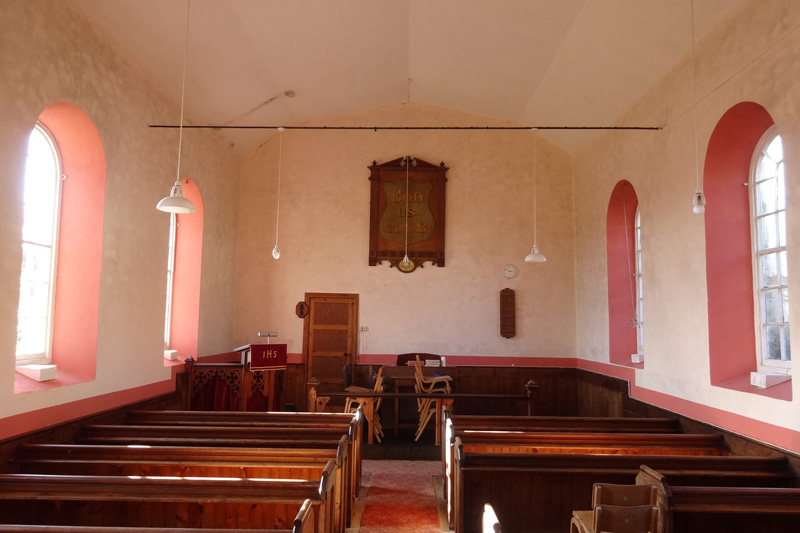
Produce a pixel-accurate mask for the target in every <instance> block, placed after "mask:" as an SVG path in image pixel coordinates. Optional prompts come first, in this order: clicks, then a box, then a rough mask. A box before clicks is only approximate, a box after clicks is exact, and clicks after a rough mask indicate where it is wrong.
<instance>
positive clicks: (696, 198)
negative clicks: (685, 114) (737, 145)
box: [690, 0, 706, 215]
mask: <svg viewBox="0 0 800 533" xmlns="http://www.w3.org/2000/svg"><path fill="white" fill-rule="evenodd" d="M690 6H691V11H692V91H693V98H694V105H693V109H692V115H693V116H694V174H695V182H696V188H695V190H694V194H693V195H692V212H693V213H694V214H695V215H702V214H703V213H704V212H705V210H706V196H705V195H704V194H703V190H702V189H701V188H700V148H699V147H698V146H697V66H696V63H697V58H696V56H695V45H694V0H690Z"/></svg>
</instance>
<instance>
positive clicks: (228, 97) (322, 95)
mask: <svg viewBox="0 0 800 533" xmlns="http://www.w3.org/2000/svg"><path fill="white" fill-rule="evenodd" d="M76 3H77V4H78V6H79V8H80V9H81V10H82V11H83V12H84V13H85V14H86V15H87V17H88V18H89V20H90V21H91V22H92V23H93V24H94V25H95V27H97V28H98V30H99V31H100V32H101V33H104V34H105V35H106V36H107V37H108V38H109V39H111V40H112V42H114V44H115V46H116V47H117V48H118V49H119V50H121V52H122V53H123V54H124V55H126V56H127V57H128V58H129V59H130V60H131V61H133V62H135V63H138V64H139V66H140V67H141V68H143V69H145V70H146V71H148V72H149V73H150V75H151V76H152V77H153V78H155V79H156V80H157V82H158V83H160V84H161V85H162V86H163V88H164V90H166V91H167V92H168V93H169V94H170V95H171V96H173V97H174V98H175V100H179V99H180V92H181V72H182V66H183V58H184V38H185V28H186V14H187V4H186V2H185V1H183V0H168V1H167V0H76ZM740 3H741V0H694V4H695V5H694V24H695V36H696V37H695V39H696V41H699V40H700V39H701V38H702V37H703V35H705V34H706V33H707V32H708V31H709V30H710V29H711V28H713V27H714V26H715V25H717V24H718V23H719V22H720V21H721V20H722V19H723V18H724V17H725V16H727V15H728V14H729V13H730V12H731V10H732V9H734V8H735V6H737V5H738V4H740ZM691 25H692V8H691V0H295V1H289V0H283V1H281V0H193V1H192V4H191V10H190V18H189V44H188V52H187V81H186V113H187V116H190V117H192V119H193V120H194V121H195V122H198V123H204V124H215V125H287V126H290V125H296V124H300V123H302V122H304V121H307V120H311V119H319V118H325V117H330V116H333V115H336V114H338V113H342V112H347V111H352V110H357V109H364V108H369V107H373V106H380V105H386V104H391V103H397V102H404V101H406V100H407V99H409V93H410V99H411V100H412V101H414V102H418V103H422V104H428V105H433V106H439V107H444V108H449V109H455V110H459V111H465V112H469V113H474V114H476V115H483V116H488V117H495V118H499V119H504V120H510V121H515V122H517V123H519V124H521V125H527V126H597V125H600V126H605V125H614V124H615V122H616V121H617V120H618V118H619V117H620V115H621V114H622V113H623V112H624V111H626V110H627V109H628V108H629V107H630V106H631V105H632V104H633V103H634V102H635V101H636V100H637V99H639V98H640V97H641V96H642V95H643V94H644V93H645V92H646V91H647V90H648V89H649V88H650V87H652V86H653V84H654V83H655V82H656V81H658V79H659V78H660V77H662V76H663V75H664V73H665V72H666V71H667V70H668V69H670V68H671V67H673V66H674V65H675V64H676V63H677V62H678V61H679V60H680V59H681V58H683V57H685V56H686V54H688V53H690V52H691V47H692V40H691V39H692V37H691V35H692V29H691V28H692V26H691ZM409 78H410V79H412V80H413V82H411V83H410V84H409V82H408V79H409ZM409 89H410V90H409ZM178 119H179V117H175V120H174V123H175V124H177V122H178ZM476 121H477V122H480V119H479V118H476ZM378 125H379V124H378ZM409 125H413V124H409ZM475 125H476V126H480V125H482V124H481V123H476V124H475ZM657 125H658V124H636V126H657ZM271 134H272V132H268V131H263V130H223V135H225V136H226V137H227V138H228V139H229V140H230V142H232V143H233V144H235V145H236V146H237V148H239V149H245V148H247V147H250V146H253V145H254V144H257V143H258V142H260V141H261V140H263V139H264V138H266V137H267V136H269V135H271ZM592 135H593V134H592V133H588V132H552V133H549V134H548V136H549V137H550V139H551V141H553V142H555V143H556V144H558V145H560V146H561V147H562V148H563V149H565V150H566V151H568V152H571V153H574V152H576V151H577V150H579V149H580V148H582V147H583V146H585V145H586V143H588V142H589V141H590V140H591V138H592Z"/></svg>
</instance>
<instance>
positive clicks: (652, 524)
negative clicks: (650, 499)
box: [594, 504, 658, 533]
mask: <svg viewBox="0 0 800 533" xmlns="http://www.w3.org/2000/svg"><path fill="white" fill-rule="evenodd" d="M657 515H658V507H657V506H655V505H605V504H600V505H597V506H595V508H594V526H595V531H597V532H598V533H600V532H608V533H655V531H656V516H657Z"/></svg>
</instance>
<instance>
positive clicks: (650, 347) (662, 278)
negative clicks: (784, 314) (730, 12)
mask: <svg viewBox="0 0 800 533" xmlns="http://www.w3.org/2000/svg"><path fill="white" fill-rule="evenodd" d="M799 26H800V3H798V2H795V1H793V0H777V1H770V2H760V1H752V2H747V3H746V5H745V6H743V7H742V8H741V9H740V10H737V12H736V13H735V15H734V16H733V17H732V18H731V19H729V20H727V21H726V22H725V23H724V24H723V25H722V26H720V27H718V28H716V29H715V30H714V31H713V32H712V33H711V34H710V35H709V36H708V37H707V38H706V39H704V40H703V41H701V42H699V43H697V48H696V54H697V63H696V65H697V100H698V104H697V108H696V112H697V128H698V142H699V148H700V154H701V155H700V164H701V165H702V162H703V157H704V154H705V151H706V148H707V145H708V139H709V137H710V136H711V133H712V131H713V129H714V127H715V126H716V124H717V122H718V121H719V119H720V118H721V116H722V115H723V114H724V113H725V111H727V110H728V109H730V108H731V107H732V106H734V105H735V104H737V103H739V102H745V101H752V102H756V103H758V104H760V105H762V106H763V107H764V108H766V110H767V111H768V112H769V113H770V114H771V115H772V117H773V118H774V120H775V122H776V125H777V127H778V130H779V133H780V134H781V135H782V137H783V142H784V152H785V154H786V163H787V166H786V168H787V187H788V197H789V204H788V213H789V214H788V223H789V232H790V233H789V243H788V246H787V250H788V257H789V270H790V278H791V279H793V280H794V279H798V276H800V255H799V254H800V251H798V250H800V194H798V192H800V177H799V176H800V173H798V168H800V156H799V155H798V154H800V97H799V96H798V95H800V59H799V58H800V34H799V33H798V31H797V29H798V27H799ZM692 102H693V93H692V63H691V55H689V56H687V57H686V58H685V60H684V61H683V62H681V64H679V65H677V66H676V67H675V68H674V69H673V70H672V71H671V72H669V73H668V74H667V75H666V76H665V77H664V79H663V80H662V81H661V83H659V84H658V85H656V86H655V87H653V89H652V90H651V91H650V92H649V94H648V95H647V96H646V97H645V98H643V99H642V100H641V101H640V102H639V104H637V105H636V106H635V107H634V108H633V109H632V110H630V112H629V113H628V114H627V116H625V117H623V118H622V119H621V120H620V124H635V125H664V129H663V130H662V131H661V132H659V133H657V134H650V133H610V134H608V135H606V136H604V138H603V139H601V140H600V141H598V142H596V143H594V144H593V145H591V146H590V147H588V148H587V149H585V150H584V151H582V152H581V153H580V154H579V155H578V156H577V157H576V158H575V203H576V209H575V211H576V213H577V217H576V233H577V254H576V259H577V266H576V269H577V275H576V280H577V286H576V294H577V295H578V296H577V299H578V305H577V308H578V324H579V328H578V330H577V332H578V333H577V344H578V354H579V357H580V358H585V359H589V360H593V361H606V362H607V361H608V331H607V330H608V302H607V293H606V268H605V262H606V255H605V253H606V252H605V242H606V241H605V239H606V236H605V217H606V209H607V205H608V199H609V197H610V194H611V190H612V189H613V187H614V185H615V184H616V183H617V182H618V181H619V180H621V179H626V180H628V181H630V182H631V183H632V184H633V186H634V187H635V189H636V193H637V195H638V198H639V202H640V203H639V208H640V210H641V212H642V220H643V237H642V241H643V263H644V294H645V299H646V302H645V313H646V314H645V323H646V327H645V339H646V341H645V342H646V349H645V351H646V358H645V361H646V363H645V369H644V370H643V371H637V376H636V383H637V384H638V385H640V386H642V387H645V388H647V389H650V390H651V391H655V392H660V393H664V394H667V395H669V396H672V397H679V398H683V399H685V400H689V401H692V402H697V403H700V404H704V405H706V406H708V407H711V408H716V409H720V410H723V411H728V412H731V413H735V414H738V415H742V416H744V417H749V418H753V419H756V420H761V421H764V422H767V423H771V424H775V425H778V426H783V427H786V428H791V429H794V430H799V429H800V401H798V398H799V397H800V383H799V381H800V380H797V379H795V380H794V385H793V397H794V398H795V400H794V401H792V402H786V401H781V400H774V399H770V398H765V397H762V396H759V395H755V394H749V393H745V392H738V391H733V390H728V389H723V388H719V387H712V386H711V385H710V384H709V364H708V324H707V295H706V264H705V240H704V239H705V235H704V223H703V216H697V215H694V214H692V209H691V199H692V193H693V192H694V189H695V151H694V148H695V147H694V110H693V108H692ZM701 171H702V169H701ZM710 202H711V199H709V203H710ZM708 209H713V205H709V206H708ZM790 283H792V282H790ZM795 296H796V295H794V293H793V297H792V298H793V299H792V301H791V315H792V316H794V317H797V316H800V298H797V297H795ZM793 366H794V367H795V368H794V372H795V373H796V372H797V371H798V369H797V363H795V364H794V365H793ZM667 405H669V402H668V403H667ZM752 436H755V437H759V436H758V435H752Z"/></svg>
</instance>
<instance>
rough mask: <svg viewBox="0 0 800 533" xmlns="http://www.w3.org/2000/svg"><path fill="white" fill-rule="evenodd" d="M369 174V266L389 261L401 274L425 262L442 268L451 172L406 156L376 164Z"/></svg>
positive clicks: (442, 164)
mask: <svg viewBox="0 0 800 533" xmlns="http://www.w3.org/2000/svg"><path fill="white" fill-rule="evenodd" d="M369 169H370V177H369V181H370V222H369V265H370V266H375V265H378V264H380V263H381V262H383V261H389V264H391V265H392V266H393V267H396V268H397V269H398V270H400V271H401V272H413V271H414V270H415V269H416V268H417V267H420V266H422V264H423V263H424V262H426V261H430V262H432V263H433V264H434V265H436V266H440V267H443V266H444V230H445V184H446V183H447V170H448V168H447V167H446V166H444V163H440V164H439V165H434V164H432V163H428V162H426V161H422V160H421V159H415V158H413V157H410V156H407V157H401V158H398V159H395V160H393V161H389V162H388V163H383V164H382V165H379V164H377V162H375V161H373V162H372V165H371V166H370V167H369ZM406 250H408V258H409V263H408V264H404V263H403V258H404V257H405V255H406Z"/></svg>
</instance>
